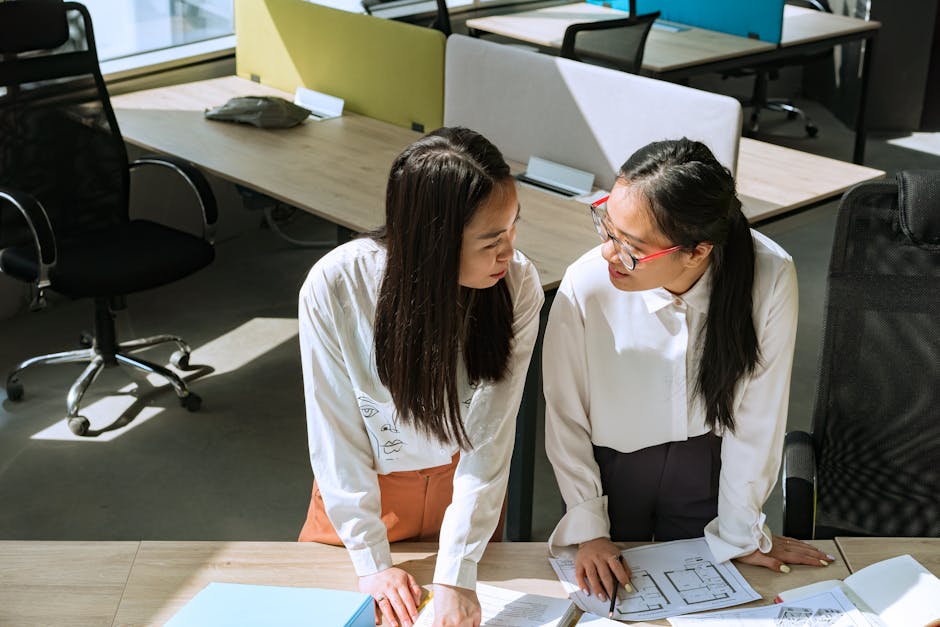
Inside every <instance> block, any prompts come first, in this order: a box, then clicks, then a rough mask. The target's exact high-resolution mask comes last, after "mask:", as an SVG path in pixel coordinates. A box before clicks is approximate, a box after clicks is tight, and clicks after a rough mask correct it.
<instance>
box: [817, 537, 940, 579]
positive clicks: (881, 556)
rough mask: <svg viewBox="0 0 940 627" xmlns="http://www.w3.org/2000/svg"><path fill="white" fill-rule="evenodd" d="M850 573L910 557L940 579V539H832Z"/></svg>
mask: <svg viewBox="0 0 940 627" xmlns="http://www.w3.org/2000/svg"><path fill="white" fill-rule="evenodd" d="M835 542H836V545H837V546H838V547H839V552H840V553H841V554H842V557H843V559H845V563H846V566H848V568H849V570H850V571H851V572H853V573H855V572H858V571H859V570H861V569H863V568H865V567H866V566H869V565H871V564H874V563H875V562H880V561H881V560H886V559H888V558H889V557H895V556H897V555H904V554H905V553H907V554H909V555H910V556H911V557H913V558H914V559H915V560H917V561H918V562H920V563H921V564H923V565H924V568H926V569H927V570H929V571H930V572H932V573H933V574H934V575H936V576H938V577H940V538H848V537H838V538H836V540H835Z"/></svg>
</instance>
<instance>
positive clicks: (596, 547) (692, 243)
mask: <svg viewBox="0 0 940 627" xmlns="http://www.w3.org/2000/svg"><path fill="white" fill-rule="evenodd" d="M591 215H592V217H593V220H594V226H595V227H596V228H597V232H598V234H599V235H600V238H601V240H602V241H603V243H602V244H601V245H600V246H598V247H597V248H595V249H593V250H591V251H589V252H588V253H587V254H585V255H584V256H583V257H581V258H580V259H579V260H577V261H576V262H575V263H573V264H572V265H571V266H570V267H569V268H568V269H567V271H566V273H565V276H564V278H563V280H562V282H561V286H560V287H559V289H558V294H557V295H556V297H555V301H554V304H553V305H552V310H551V314H550V316H549V320H548V327H547V330H546V334H545V346H544V352H543V372H544V389H545V400H546V434H545V446H546V449H547V452H548V457H549V459H550V460H551V462H552V465H553V467H554V470H555V475H556V478H557V480H558V485H559V488H560V489H561V493H562V496H563V497H564V500H565V503H566V505H567V512H566V514H565V515H564V517H563V518H562V520H561V521H560V522H559V523H558V526H557V527H556V528H555V531H554V532H553V534H552V538H551V540H550V543H551V545H552V546H553V547H560V546H572V545H577V546H578V547H579V548H578V551H577V557H576V571H577V575H578V581H579V584H580V586H581V588H582V589H583V590H585V591H586V592H588V593H593V594H596V595H597V596H599V597H600V598H601V599H602V600H606V599H607V598H608V595H609V594H610V592H611V591H612V590H613V589H614V587H613V586H614V578H616V580H618V581H619V583H620V584H628V583H629V578H628V577H629V565H627V566H626V567H624V566H623V565H622V564H621V562H620V560H619V559H618V558H619V556H620V551H619V549H618V548H617V547H616V546H615V545H614V544H613V542H615V541H628V540H660V541H664V540H676V539H681V538H695V537H701V536H703V535H704V536H705V537H706V539H707V542H708V544H709V547H710V548H711V551H712V553H713V554H714V556H715V558H716V559H718V560H719V561H724V560H727V559H731V558H739V559H740V560H741V561H744V562H746V563H750V564H757V565H761V566H766V567H768V568H771V569H774V570H778V571H782V572H787V571H788V570H789V567H788V566H786V564H788V563H799V564H813V565H816V566H821V565H825V564H827V563H828V561H831V559H832V558H831V557H829V556H827V555H826V554H824V553H820V552H819V551H817V550H815V549H814V548H813V547H811V546H809V545H807V544H804V543H802V542H798V541H796V540H792V539H787V538H780V537H774V536H771V534H770V532H769V530H768V528H767V526H766V525H765V524H764V514H763V513H762V511H761V510H762V507H763V504H764V501H765V500H766V499H767V497H768V495H769V494H770V490H771V488H772V487H773V485H774V482H775V480H776V476H777V470H778V467H779V463H780V456H781V450H782V445H783V435H784V427H785V423H786V416H787V402H788V395H789V385H790V371H791V367H792V361H793V346H794V338H795V335H796V323H797V283H796V272H795V270H794V267H793V261H792V259H791V258H790V256H789V255H788V254H787V253H786V252H785V251H784V250H783V249H781V248H780V247H779V246H778V245H777V244H775V243H774V242H772V241H771V240H770V239H768V238H767V237H765V236H763V235H761V234H760V233H758V232H756V231H752V230H750V229H749V228H748V223H747V219H746V218H745V217H744V214H743V213H742V212H741V202H740V201H739V200H738V198H737V196H736V194H735V185H734V179H733V178H732V176H731V173H730V172H729V171H728V169H726V168H725V167H724V166H722V165H721V164H720V163H719V162H718V161H717V160H716V159H715V157H714V156H713V155H712V153H711V152H710V151H709V150H708V148H707V147H706V146H705V145H704V144H702V143H699V142H695V141H690V140H688V139H681V140H677V141H663V142H656V143H653V144H650V145H648V146H645V147H643V148H641V149H639V150H638V151H637V152H636V153H634V154H633V156H631V157H630V158H629V159H628V160H627V162H626V163H624V165H623V167H622V168H621V170H620V172H619V175H618V178H617V181H616V183H615V185H614V187H613V189H612V190H611V191H610V195H609V196H608V197H606V198H603V199H601V200H600V201H598V202H596V203H594V204H593V205H592V206H591ZM627 590H628V591H629V590H630V588H627Z"/></svg>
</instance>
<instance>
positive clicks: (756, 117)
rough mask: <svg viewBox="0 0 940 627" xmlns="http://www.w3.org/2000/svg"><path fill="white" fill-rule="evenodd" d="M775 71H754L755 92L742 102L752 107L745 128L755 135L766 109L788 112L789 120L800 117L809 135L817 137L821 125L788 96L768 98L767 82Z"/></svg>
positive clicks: (745, 105) (743, 104)
mask: <svg viewBox="0 0 940 627" xmlns="http://www.w3.org/2000/svg"><path fill="white" fill-rule="evenodd" d="M772 73H773V72H765V71H760V70H758V71H757V72H755V73H754V92H753V95H752V96H751V99H750V100H746V101H744V102H742V103H741V105H742V106H744V107H752V110H751V115H750V118H748V125H747V128H746V129H745V130H746V132H747V133H748V134H751V135H754V134H756V133H758V132H759V131H760V114H761V111H762V110H764V109H766V110H768V111H776V112H779V113H786V114H787V119H788V120H795V119H797V118H799V119H800V120H801V121H802V122H803V128H804V129H806V135H807V137H816V135H818V134H819V127H817V126H816V124H815V123H814V122H813V121H812V120H811V119H810V117H809V116H808V115H806V113H805V112H804V111H803V110H802V109H800V108H799V107H797V106H795V105H794V104H793V101H791V100H789V99H788V98H768V97H767V82H768V80H769V79H770V78H771V74H772Z"/></svg>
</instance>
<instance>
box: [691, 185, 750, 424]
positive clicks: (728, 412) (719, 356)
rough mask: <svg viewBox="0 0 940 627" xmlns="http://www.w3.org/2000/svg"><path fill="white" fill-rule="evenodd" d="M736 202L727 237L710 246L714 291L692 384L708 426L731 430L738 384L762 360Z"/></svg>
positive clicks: (745, 233) (745, 231) (743, 221)
mask: <svg viewBox="0 0 940 627" xmlns="http://www.w3.org/2000/svg"><path fill="white" fill-rule="evenodd" d="M735 201H736V202H735V204H736V206H735V207H734V208H733V210H732V213H731V215H730V216H729V220H728V234H727V239H726V240H725V242H724V244H723V245H721V246H714V247H713V248H712V261H711V264H712V290H711V297H710V299H709V303H708V316H707V318H706V320H705V342H704V343H703V345H702V352H701V355H700V359H699V368H698V377H697V379H696V383H695V392H696V394H698V395H699V396H700V397H701V399H702V402H703V404H704V406H705V422H706V424H708V426H709V427H712V428H715V427H716V426H718V427H721V428H722V429H728V430H730V431H734V412H733V404H734V392H735V388H736V387H737V382H738V381H739V380H740V379H741V378H742V377H744V376H747V375H750V374H751V373H753V372H754V368H755V367H757V363H758V360H759V359H760V354H759V353H760V351H759V348H758V344H757V332H756V331H755V329H754V316H753V285H754V241H753V239H752V238H751V230H750V228H749V227H748V224H747V218H745V217H744V214H743V213H742V212H741V202H740V201H739V200H737V198H735Z"/></svg>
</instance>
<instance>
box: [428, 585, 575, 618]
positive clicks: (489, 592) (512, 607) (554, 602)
mask: <svg viewBox="0 0 940 627" xmlns="http://www.w3.org/2000/svg"><path fill="white" fill-rule="evenodd" d="M477 598H478V599H479V600H480V608H481V610H482V614H483V621H482V623H481V624H480V627H567V626H568V625H570V624H571V623H572V622H573V621H574V616H575V614H576V612H577V607H576V606H575V605H574V603H572V602H571V601H570V600H568V599H558V598H555V597H546V596H542V595H539V594H526V593H524V592H516V591H514V590H505V589H503V588H497V587H496V586H488V585H486V584H484V583H478V584H477ZM433 624H434V603H429V604H428V605H427V607H425V608H424V610H423V611H422V612H421V615H420V616H418V621H417V622H416V623H415V624H414V627H431V626H432V625H433Z"/></svg>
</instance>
